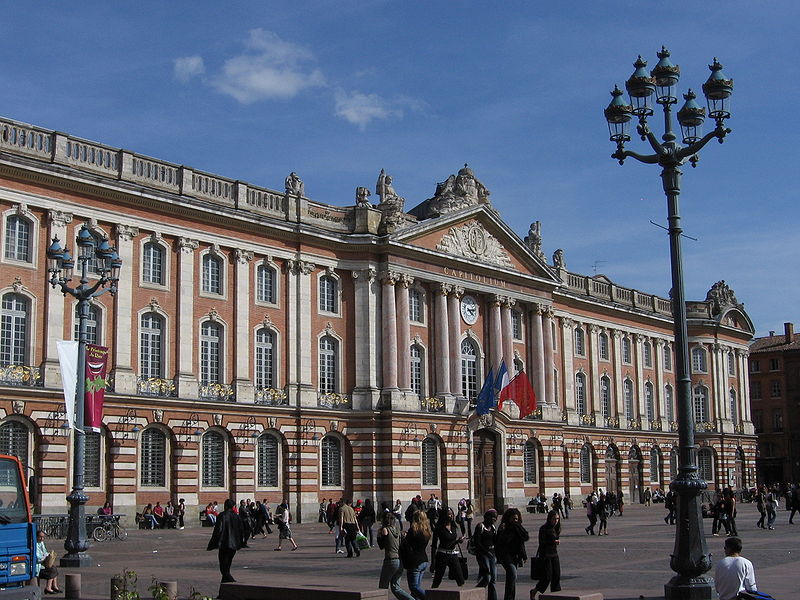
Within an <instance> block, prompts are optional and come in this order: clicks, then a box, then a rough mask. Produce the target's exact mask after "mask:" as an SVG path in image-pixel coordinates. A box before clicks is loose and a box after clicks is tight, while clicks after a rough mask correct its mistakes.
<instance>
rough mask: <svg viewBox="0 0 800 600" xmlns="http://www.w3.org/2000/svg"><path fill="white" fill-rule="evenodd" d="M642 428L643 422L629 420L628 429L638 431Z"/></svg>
mask: <svg viewBox="0 0 800 600" xmlns="http://www.w3.org/2000/svg"><path fill="white" fill-rule="evenodd" d="M641 428H642V422H641V421H640V420H639V419H628V429H634V430H636V431H638V430H640V429H641Z"/></svg>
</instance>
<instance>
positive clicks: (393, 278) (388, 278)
mask: <svg viewBox="0 0 800 600" xmlns="http://www.w3.org/2000/svg"><path fill="white" fill-rule="evenodd" d="M378 278H379V279H380V280H381V283H382V284H383V285H394V284H396V283H397V282H398V281H399V279H400V273H398V272H397V271H388V270H387V271H381V272H380V273H379V274H378Z"/></svg>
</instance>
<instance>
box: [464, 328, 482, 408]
mask: <svg viewBox="0 0 800 600" xmlns="http://www.w3.org/2000/svg"><path fill="white" fill-rule="evenodd" d="M461 390H462V391H463V392H464V397H465V398H466V399H467V400H469V401H470V402H475V400H476V399H477V398H478V351H477V349H476V348H475V344H474V343H473V342H472V340H470V339H469V338H467V339H465V340H464V341H462V342H461Z"/></svg>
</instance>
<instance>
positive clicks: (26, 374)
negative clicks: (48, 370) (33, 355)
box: [0, 365, 44, 387]
mask: <svg viewBox="0 0 800 600" xmlns="http://www.w3.org/2000/svg"><path fill="white" fill-rule="evenodd" d="M0 385H11V386H14V387H42V386H43V385H44V381H43V380H42V372H41V370H40V369H39V367H29V366H27V365H2V366H0Z"/></svg>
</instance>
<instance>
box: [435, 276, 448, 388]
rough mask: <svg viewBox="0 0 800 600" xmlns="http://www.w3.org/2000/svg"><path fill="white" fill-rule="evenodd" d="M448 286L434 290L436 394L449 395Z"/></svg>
mask: <svg viewBox="0 0 800 600" xmlns="http://www.w3.org/2000/svg"><path fill="white" fill-rule="evenodd" d="M449 291H450V286H449V285H447V284H446V283H440V284H439V285H438V287H437V288H436V290H435V298H434V305H435V307H434V308H435V310H436V348H435V350H434V352H435V353H436V354H435V355H436V356H438V357H439V360H438V361H436V394H437V396H443V395H450V334H449V327H448V319H447V294H448V293H449Z"/></svg>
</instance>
